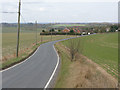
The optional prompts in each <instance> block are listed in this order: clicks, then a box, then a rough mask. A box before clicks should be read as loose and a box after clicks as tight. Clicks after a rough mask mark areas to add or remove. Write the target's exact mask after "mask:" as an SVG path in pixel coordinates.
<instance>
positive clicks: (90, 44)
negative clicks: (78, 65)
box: [62, 33, 118, 77]
mask: <svg viewBox="0 0 120 90" xmlns="http://www.w3.org/2000/svg"><path fill="white" fill-rule="evenodd" d="M77 39H81V44H82V45H81V46H82V48H83V51H82V54H83V55H85V56H87V57H88V58H89V59H91V60H93V61H94V62H96V63H97V64H99V65H100V66H101V67H103V68H104V69H105V70H106V71H107V72H108V73H110V74H111V75H113V76H114V77H117V76H118V33H107V34H96V35H91V36H85V37H80V38H76V39H75V40H76V41H77ZM62 43H63V44H64V45H66V46H69V40H67V41H63V42H62ZM80 50H81V49H80Z"/></svg>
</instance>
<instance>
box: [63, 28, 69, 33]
mask: <svg viewBox="0 0 120 90" xmlns="http://www.w3.org/2000/svg"><path fill="white" fill-rule="evenodd" d="M62 32H64V33H68V32H70V29H68V28H65V29H64V30H62Z"/></svg>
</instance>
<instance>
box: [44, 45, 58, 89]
mask: <svg viewBox="0 0 120 90" xmlns="http://www.w3.org/2000/svg"><path fill="white" fill-rule="evenodd" d="M53 48H54V50H55V52H56V54H57V57H58V61H57V64H56V67H55V69H54V71H53V73H52V75H51V77H50V79H49V81H48V82H47V84H46V85H45V87H44V90H46V88H47V87H48V85H49V84H50V82H51V80H52V78H53V76H54V74H55V72H56V70H57V68H58V65H59V55H58V53H57V51H56V49H55V47H54V45H53Z"/></svg>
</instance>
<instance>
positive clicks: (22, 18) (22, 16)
mask: <svg viewBox="0 0 120 90" xmlns="http://www.w3.org/2000/svg"><path fill="white" fill-rule="evenodd" d="M20 15H21V18H22V19H23V21H24V22H25V23H26V24H27V22H26V20H25V18H24V17H23V15H22V14H21V13H20Z"/></svg>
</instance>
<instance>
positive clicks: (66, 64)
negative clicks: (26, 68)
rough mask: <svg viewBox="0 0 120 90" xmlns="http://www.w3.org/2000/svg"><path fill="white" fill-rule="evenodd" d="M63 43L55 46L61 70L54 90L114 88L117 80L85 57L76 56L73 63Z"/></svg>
mask: <svg viewBox="0 0 120 90" xmlns="http://www.w3.org/2000/svg"><path fill="white" fill-rule="evenodd" d="M63 42H65V41H62V42H59V43H57V44H56V45H55V47H56V49H57V50H58V53H59V56H60V58H61V70H60V72H59V75H58V80H57V83H56V85H55V88H116V87H117V80H116V79H115V78H114V77H113V76H111V75H110V74H108V73H107V72H106V71H105V70H104V69H103V68H101V67H100V66H99V65H98V64H96V63H94V62H93V61H92V60H90V59H88V58H87V57H86V56H84V55H81V54H79V53H78V54H77V56H76V58H75V60H76V61H74V62H71V61H70V53H69V50H68V49H67V47H66V46H64V44H63Z"/></svg>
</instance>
